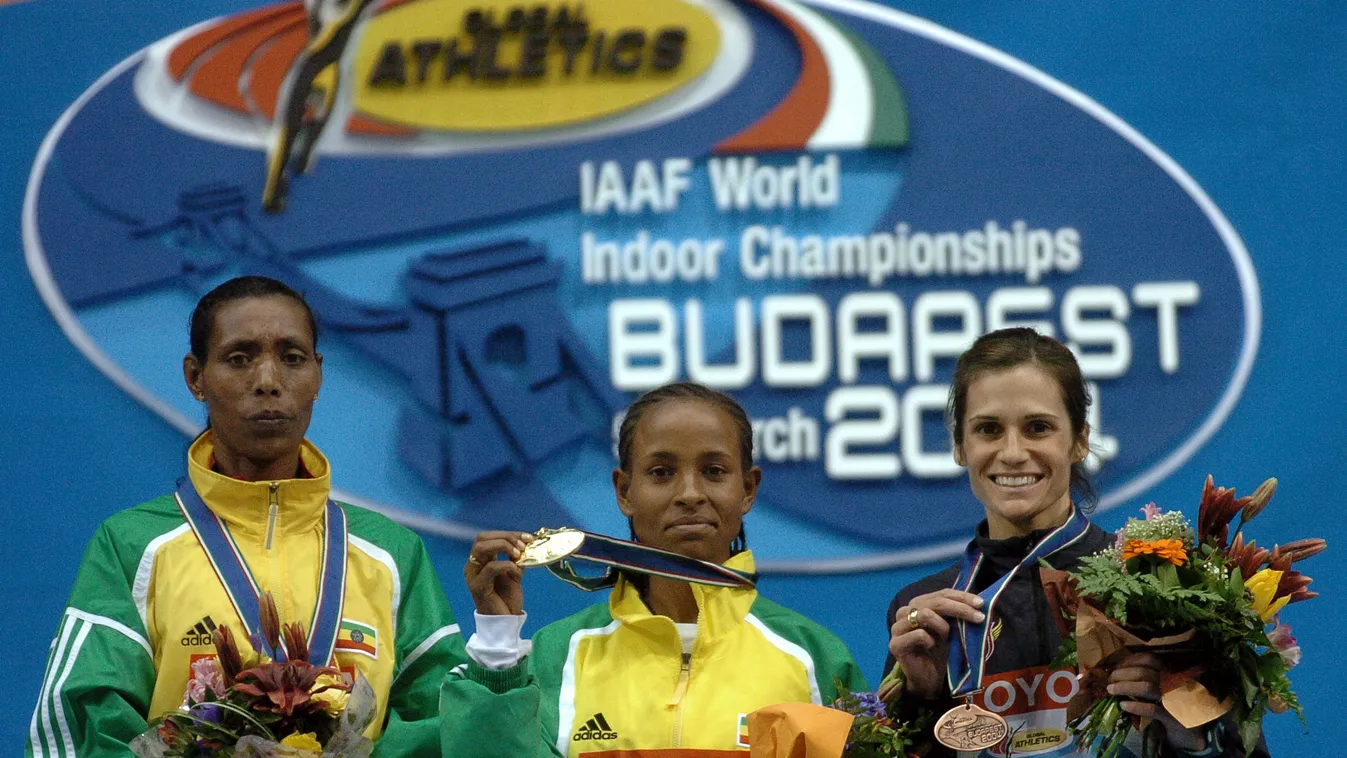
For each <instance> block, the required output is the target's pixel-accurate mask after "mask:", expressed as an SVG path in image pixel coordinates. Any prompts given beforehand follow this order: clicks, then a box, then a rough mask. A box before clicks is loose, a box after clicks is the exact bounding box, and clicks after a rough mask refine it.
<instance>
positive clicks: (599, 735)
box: [571, 713, 617, 742]
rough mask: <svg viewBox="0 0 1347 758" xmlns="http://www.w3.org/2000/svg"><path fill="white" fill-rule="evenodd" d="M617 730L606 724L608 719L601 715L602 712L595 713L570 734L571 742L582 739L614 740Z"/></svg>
mask: <svg viewBox="0 0 1347 758" xmlns="http://www.w3.org/2000/svg"><path fill="white" fill-rule="evenodd" d="M615 739H617V732H615V731H613V728H612V727H611V726H608V719H606V718H604V717H603V714H602V713H596V714H594V716H593V717H591V718H590V719H589V721H586V722H585V725H584V726H582V727H580V728H579V729H576V730H575V734H573V735H571V741H572V742H581V741H583V740H615Z"/></svg>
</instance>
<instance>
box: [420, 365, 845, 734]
mask: <svg viewBox="0 0 1347 758" xmlns="http://www.w3.org/2000/svg"><path fill="white" fill-rule="evenodd" d="M752 440H753V437H752V429H751V427H750V425H749V421H748V418H747V416H746V415H745V414H744V411H743V409H742V408H740V407H739V405H738V404H737V403H735V402H734V401H733V400H731V399H730V398H728V397H726V396H725V395H722V394H720V393H717V392H714V391H711V390H708V389H706V388H704V387H701V386H700V385H696V384H691V383H682V384H674V385H668V386H666V387H661V388H659V389H657V390H653V391H652V392H650V393H647V394H646V395H645V396H643V397H642V398H641V399H640V400H638V401H637V402H636V403H635V404H634V405H633V406H632V407H631V408H630V409H629V410H628V412H627V416H626V419H625V420H624V422H623V424H622V428H621V430H620V432H619V440H618V458H619V465H618V468H617V469H615V470H614V471H613V485H614V489H615V490H616V493H617V501H618V507H619V508H620V509H621V510H622V512H623V513H624V514H625V515H626V516H627V517H628V518H629V519H630V521H631V525H632V532H633V534H634V535H635V537H636V539H637V540H638V541H639V542H642V543H644V544H647V545H651V546H654V547H658V548H662V549H665V550H669V551H672V552H676V553H679V554H681V555H685V556H689V557H692V558H698V559H701V560H705V561H712V562H715V563H720V564H723V565H725V566H727V567H729V568H733V569H737V570H740V571H747V572H752V571H753V557H752V555H751V554H750V553H749V552H748V551H747V549H746V545H745V544H744V542H745V540H744V531H743V522H742V519H743V516H744V514H745V513H747V512H748V510H749V508H751V507H752V505H753V499H754V497H755V495H756V494H757V490H758V484H759V482H760V481H761V478H762V471H761V470H760V469H759V468H758V467H756V466H753V465H752V455H753V449H752V444H753V442H752ZM527 539H528V536H527V535H521V534H519V533H517V532H484V533H482V534H481V535H479V536H478V538H477V541H476V543H475V544H474V545H473V548H472V552H471V554H470V557H469V560H468V564H467V566H465V568H464V574H465V577H466V579H467V582H468V586H469V588H470V589H471V591H472V594H473V600H474V602H475V603H476V606H477V613H476V619H477V632H476V633H475V634H474V635H473V637H472V639H471V640H469V642H468V646H467V649H468V654H469V656H470V657H471V658H472V662H471V663H469V665H468V666H467V667H466V670H465V671H464V672H463V673H462V674H461V675H456V676H451V677H450V678H449V679H448V680H446V682H445V683H444V685H443V686H442V688H441V693H440V710H441V712H442V713H444V714H450V713H452V714H453V715H454V718H452V719H449V718H446V719H444V721H443V723H442V725H441V734H442V738H443V743H442V748H443V753H444V755H453V756H455V758H468V757H469V756H527V757H529V758H532V756H580V755H585V754H603V755H604V756H609V757H612V758H616V757H617V756H638V755H640V756H655V755H667V756H679V757H680V758H692V757H694V756H706V757H707V758H710V757H711V756H716V755H721V754H725V755H728V754H730V753H736V752H740V751H744V750H747V747H748V743H747V728H746V718H745V717H746V715H747V714H748V713H750V712H752V711H754V710H757V709H758V708H761V707H764V706H767V705H773V704H776V703H782V702H812V703H817V704H830V703H831V702H832V701H833V699H834V698H835V697H836V684H835V683H836V682H837V681H839V680H840V681H841V682H842V683H843V684H844V685H846V686H847V687H848V688H850V689H853V690H861V689H864V688H865V684H864V681H863V679H862V677H861V675H860V672H859V670H858V669H857V667H856V664H855V662H854V661H853V660H852V658H851V654H850V653H849V652H848V651H847V649H846V646H845V645H843V643H842V642H841V641H840V640H838V639H837V638H836V637H835V636H833V635H832V634H831V633H830V632H828V631H827V630H826V629H824V628H823V627H821V626H819V625H818V624H815V623H814V622H812V621H810V620H809V619H806V618H804V617H803V616H801V615H799V614H797V613H795V612H793V611H790V610H788V609H786V608H783V607H782V606H780V605H777V604H776V603H773V602H771V601H770V600H767V599H766V598H763V597H761V596H759V595H758V593H757V591H756V590H754V589H751V588H721V587H711V586H706V585H694V584H689V583H687V582H681V581H677V580H674V579H669V578H664V577H658V576H649V577H645V576H636V575H630V574H627V575H623V576H621V578H619V579H618V581H617V584H616V586H615V587H614V588H613V591H612V594H611V596H610V597H609V600H608V602H607V603H606V604H601V605H596V606H593V607H590V608H588V609H586V610H583V611H581V612H580V613H578V614H576V615H574V616H571V617H570V618H567V619H563V620H561V621H558V622H556V623H553V624H549V625H548V626H546V627H544V628H543V629H542V630H540V631H539V632H538V633H537V635H536V636H535V637H534V638H533V640H532V641H531V642H530V641H525V640H521V639H520V635H519V631H520V629H521V628H522V626H523V623H524V613H523V593H522V590H521V588H520V584H519V579H520V573H521V570H520V568H519V567H518V565H517V564H516V563H515V562H514V560H513V559H514V558H517V557H518V556H519V554H520V551H521V550H522V549H523V547H524V545H525V542H526V540H527ZM501 556H504V557H505V559H500V560H498V558H499V557H501Z"/></svg>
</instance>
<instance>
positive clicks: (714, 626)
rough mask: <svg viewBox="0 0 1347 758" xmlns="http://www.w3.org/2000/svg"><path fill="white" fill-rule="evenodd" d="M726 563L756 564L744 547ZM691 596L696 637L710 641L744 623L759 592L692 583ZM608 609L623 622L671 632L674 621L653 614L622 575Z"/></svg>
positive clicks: (752, 566)
mask: <svg viewBox="0 0 1347 758" xmlns="http://www.w3.org/2000/svg"><path fill="white" fill-rule="evenodd" d="M724 565H725V566H728V567H729V568H732V569H738V570H740V571H747V572H750V573H751V572H753V571H754V570H755V564H754V561H753V554H752V553H751V552H749V551H747V550H745V551H744V552H742V553H739V554H738V555H735V556H733V557H731V558H730V559H729V560H728V561H725V563H724ZM692 596H693V597H694V598H695V599H696V601H697V636H698V638H700V639H704V640H713V639H715V638H717V637H721V636H723V635H725V634H727V633H729V632H730V631H731V630H732V629H734V628H735V627H736V626H738V625H739V624H740V623H741V622H743V620H744V618H745V617H746V616H748V611H749V609H750V608H752V607H753V601H754V600H756V599H757V597H758V592H757V590H756V589H753V588H752V587H743V588H737V587H714V586H712V585H709V584H692ZM608 608H609V610H610V612H611V613H612V615H613V618H614V619H616V620H617V621H620V622H622V623H624V624H632V625H637V626H645V627H651V626H655V625H660V626H667V627H668V630H669V632H670V633H672V632H673V631H674V628H673V622H672V621H671V620H670V619H668V618H667V617H665V616H656V615H654V614H653V613H651V612H650V609H649V608H647V607H646V604H645V601H643V600H641V593H640V591H639V590H638V589H637V588H636V586H635V585H633V584H632V583H631V581H629V580H628V579H627V576H626V575H625V574H624V575H622V576H621V577H620V578H619V579H618V580H617V584H616V585H615V586H614V587H613V592H612V594H611V595H609V596H608Z"/></svg>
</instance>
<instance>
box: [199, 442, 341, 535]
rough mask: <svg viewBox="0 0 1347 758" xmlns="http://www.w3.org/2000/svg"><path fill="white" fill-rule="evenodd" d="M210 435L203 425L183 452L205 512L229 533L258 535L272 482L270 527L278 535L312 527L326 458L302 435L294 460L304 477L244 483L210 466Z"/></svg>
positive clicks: (323, 498) (325, 490)
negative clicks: (274, 515)
mask: <svg viewBox="0 0 1347 758" xmlns="http://www.w3.org/2000/svg"><path fill="white" fill-rule="evenodd" d="M214 453H215V435H214V433H213V432H211V431H209V430H207V431H206V432H205V433H204V434H202V435H201V436H200V437H198V438H197V440H196V442H194V443H192V447H191V448H190V449H188V451H187V475H188V476H189V477H191V479H192V484H193V486H195V487H196V491H197V493H198V494H199V495H201V499H202V500H204V501H205V502H206V506H207V507H208V508H210V509H211V511H212V512H213V513H214V514H215V515H217V516H219V517H220V518H221V519H222V520H224V522H225V524H227V525H228V526H229V530H230V531H231V532H233V533H234V534H235V535H238V536H241V535H249V536H253V537H261V536H263V535H264V534H265V532H266V528H267V516H268V509H269V507H270V504H271V492H272V487H273V486H275V489H276V503H277V504H278V505H279V506H280V507H279V510H278V515H279V517H278V519H277V521H276V529H277V532H278V533H280V534H283V535H284V534H297V533H303V532H307V531H310V530H312V529H313V528H314V527H315V525H317V524H318V523H319V522H320V521H321V520H322V518H323V511H324V506H325V505H326V504H327V499H328V495H329V491H330V489H331V468H330V467H329V466H328V463H327V458H326V457H324V456H323V454H322V452H320V451H319V450H318V448H317V447H315V446H314V445H313V443H312V442H309V441H308V440H304V441H303V442H302V443H301V444H300V447H299V456H300V461H301V462H302V463H303V464H304V469H305V470H306V471H308V472H309V473H310V474H311V477H310V478H308V479H280V480H277V481H274V482H245V481H242V480H240V479H233V478H230V477H228V476H225V475H224V474H221V473H219V472H216V471H212V470H211V468H210V465H211V460H212V458H213V455H214Z"/></svg>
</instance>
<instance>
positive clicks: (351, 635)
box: [337, 619, 379, 658]
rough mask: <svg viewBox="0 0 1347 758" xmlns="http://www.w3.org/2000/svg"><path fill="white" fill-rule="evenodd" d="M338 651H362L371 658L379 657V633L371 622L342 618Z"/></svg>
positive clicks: (361, 652) (362, 653) (338, 634)
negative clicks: (364, 622) (365, 622)
mask: <svg viewBox="0 0 1347 758" xmlns="http://www.w3.org/2000/svg"><path fill="white" fill-rule="evenodd" d="M337 652H339V653H360V654H361V655H368V656H369V657H371V658H378V657H379V634H378V632H376V631H374V627H372V626H370V625H369V624H362V623H360V622H359V621H353V620H351V619H342V620H341V629H340V630H338V632H337Z"/></svg>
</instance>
